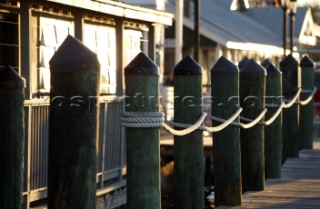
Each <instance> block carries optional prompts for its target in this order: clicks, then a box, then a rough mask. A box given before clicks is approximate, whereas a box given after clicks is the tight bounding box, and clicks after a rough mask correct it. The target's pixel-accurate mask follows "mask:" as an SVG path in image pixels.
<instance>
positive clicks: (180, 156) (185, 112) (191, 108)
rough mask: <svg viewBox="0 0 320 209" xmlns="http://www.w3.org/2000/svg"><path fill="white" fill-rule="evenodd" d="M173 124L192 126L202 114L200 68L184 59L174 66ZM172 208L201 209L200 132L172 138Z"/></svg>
mask: <svg viewBox="0 0 320 209" xmlns="http://www.w3.org/2000/svg"><path fill="white" fill-rule="evenodd" d="M174 96H175V100H174V121H175V122H178V123H187V124H194V123H195V122H196V121H197V120H198V119H199V118H200V116H201V114H202V100H201V98H202V67H201V66H200V65H199V64H198V63H197V62H195V61H194V60H193V59H192V58H191V57H189V56H186V57H184V58H183V59H182V60H181V61H180V62H179V63H178V64H177V65H176V66H175V67H174ZM174 207H175V209H194V208H197V209H203V208H204V153H203V141H202V131H199V130H196V131H194V132H192V133H190V134H187V135H185V136H174Z"/></svg>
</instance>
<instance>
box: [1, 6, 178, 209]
mask: <svg viewBox="0 0 320 209" xmlns="http://www.w3.org/2000/svg"><path fill="white" fill-rule="evenodd" d="M172 18H173V15H171V14H169V13H166V12H163V11H158V10H154V9H148V8H144V7H140V6H134V5H129V4H124V3H120V2H118V1H111V0H28V1H15V0H13V1H9V0H0V32H1V36H0V69H1V68H3V66H5V65H8V64H9V65H11V66H12V67H13V68H14V69H15V70H16V71H17V72H19V74H20V75H22V76H23V77H24V78H25V79H26V84H27V87H26V90H25V98H26V101H25V158H24V178H23V180H24V185H23V203H22V206H23V208H30V207H31V206H32V205H35V204H36V203H37V202H38V201H42V200H45V198H46V196H47V159H48V152H47V145H48V116H49V114H48V110H49V97H48V95H49V92H50V66H49V60H50V59H51V57H52V55H53V54H54V53H55V51H56V50H57V48H58V47H59V46H60V44H61V43H62V42H63V41H64V39H65V37H66V36H67V35H72V36H74V37H76V38H77V39H79V40H81V41H82V42H83V43H84V44H85V45H86V46H87V47H88V48H90V49H91V50H92V51H94V52H95V53H97V55H98V59H99V62H100V64H101V87H100V92H101V98H100V123H99V127H100V131H99V139H98V164H97V166H98V168H97V196H98V197H100V200H101V201H100V202H99V198H98V199H97V200H98V206H99V205H101V204H104V205H106V204H113V205H112V207H111V208H114V207H116V206H119V205H121V204H123V203H125V189H124V186H125V174H126V166H125V145H124V141H123V129H122V128H121V126H120V119H119V113H120V112H121V111H122V108H123V100H122V99H121V98H122V97H121V96H123V92H124V86H123V69H124V67H125V66H126V64H127V63H129V62H130V61H131V60H132V58H133V57H134V56H135V55H136V54H137V53H138V52H140V51H143V52H145V53H146V54H148V55H149V57H150V58H151V59H153V60H155V59H156V50H157V48H156V43H157V41H158V40H157V39H158V37H157V35H156V32H155V31H156V29H155V28H156V27H163V26H164V25H171V23H172ZM108 199H109V200H110V201H109V202H108ZM111 200H112V201H111ZM101 207H104V206H101Z"/></svg>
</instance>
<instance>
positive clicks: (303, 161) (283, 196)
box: [218, 150, 320, 209]
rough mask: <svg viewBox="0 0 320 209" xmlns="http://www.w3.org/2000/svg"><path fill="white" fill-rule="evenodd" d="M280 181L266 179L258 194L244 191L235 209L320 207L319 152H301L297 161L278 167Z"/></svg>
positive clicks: (228, 208) (223, 208)
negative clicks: (280, 176) (279, 168)
mask: <svg viewBox="0 0 320 209" xmlns="http://www.w3.org/2000/svg"><path fill="white" fill-rule="evenodd" d="M282 177H283V178H282V179H268V180H267V181H266V187H265V190H264V191H261V192H247V193H245V194H244V196H243V201H242V205H241V206H239V207H226V206H220V207H218V209H244V208H263V209H269V208H270V209H271V208H272V209H277V208H284V209H286V208H293V209H319V208H320V150H302V151H301V152H300V157H299V158H289V159H288V160H287V161H286V162H285V164H284V165H283V167H282Z"/></svg>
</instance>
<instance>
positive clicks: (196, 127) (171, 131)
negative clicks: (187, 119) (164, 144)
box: [162, 112, 207, 136]
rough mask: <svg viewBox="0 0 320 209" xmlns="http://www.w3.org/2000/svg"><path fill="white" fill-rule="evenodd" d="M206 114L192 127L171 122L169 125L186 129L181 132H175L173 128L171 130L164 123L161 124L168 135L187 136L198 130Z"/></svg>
mask: <svg viewBox="0 0 320 209" xmlns="http://www.w3.org/2000/svg"><path fill="white" fill-rule="evenodd" d="M206 116H207V113H205V112H204V113H202V115H201V116H200V118H199V120H198V121H197V122H196V123H195V124H193V125H189V124H184V123H177V122H173V121H171V122H170V123H171V124H172V125H174V126H176V127H180V128H186V129H183V130H175V129H173V128H171V127H170V126H169V125H167V124H166V123H162V125H163V128H164V129H166V130H167V131H168V132H169V133H171V134H173V135H175V136H184V135H187V134H189V133H191V132H193V131H194V130H196V129H198V128H199V127H200V126H201V124H202V123H203V121H204V120H205V119H206Z"/></svg>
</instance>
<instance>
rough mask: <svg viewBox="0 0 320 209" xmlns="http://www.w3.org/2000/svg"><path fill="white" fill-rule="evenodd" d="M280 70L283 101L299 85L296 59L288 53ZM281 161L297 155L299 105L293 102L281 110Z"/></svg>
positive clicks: (288, 99) (287, 99)
mask: <svg viewBox="0 0 320 209" xmlns="http://www.w3.org/2000/svg"><path fill="white" fill-rule="evenodd" d="M280 71H281V72H282V92H283V97H284V100H285V101H290V100H292V99H293V98H294V96H295V94H296V93H297V91H298V88H300V86H301V81H300V69H299V67H298V62H297V60H296V59H295V58H294V57H293V56H292V54H289V55H288V56H286V57H285V58H284V59H283V60H282V61H281V62H280ZM282 114H283V124H282V162H284V161H285V160H286V159H287V158H288V157H298V154H299V153H298V151H299V150H298V148H299V143H298V142H299V141H298V140H299V105H298V104H297V103H296V104H293V105H292V106H291V107H290V108H287V109H284V110H283V113H282Z"/></svg>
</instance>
